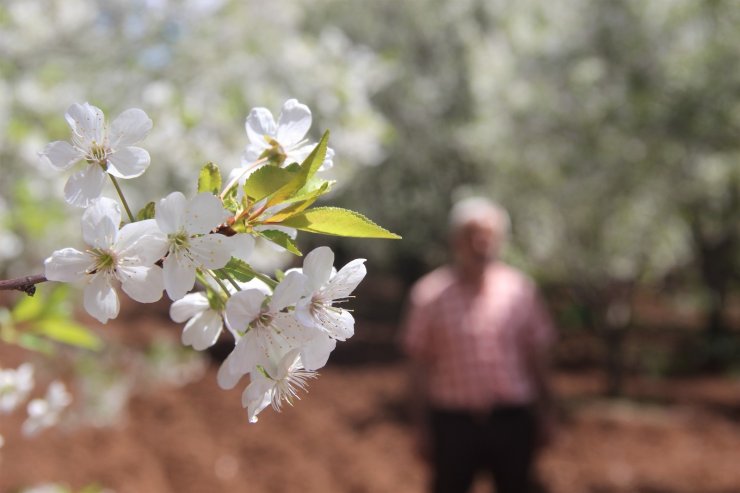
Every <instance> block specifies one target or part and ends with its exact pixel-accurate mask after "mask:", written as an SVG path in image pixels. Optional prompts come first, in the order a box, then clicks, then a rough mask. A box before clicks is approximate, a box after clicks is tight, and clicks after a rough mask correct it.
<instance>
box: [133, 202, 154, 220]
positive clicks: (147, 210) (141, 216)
mask: <svg viewBox="0 0 740 493" xmlns="http://www.w3.org/2000/svg"><path fill="white" fill-rule="evenodd" d="M154 208H155V204H154V202H149V203H148V204H147V205H145V206H144V207H143V208H142V209H141V210H140V211H139V212H137V213H136V220H137V221H145V220H147V219H154Z"/></svg>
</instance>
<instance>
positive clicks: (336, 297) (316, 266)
mask: <svg viewBox="0 0 740 493" xmlns="http://www.w3.org/2000/svg"><path fill="white" fill-rule="evenodd" d="M333 264H334V252H332V251H331V249H330V248H329V247H325V246H322V247H318V248H316V249H314V250H313V251H311V252H310V253H309V254H308V255H306V258H305V260H304V261H303V271H302V272H303V275H304V276H305V277H306V284H305V286H306V294H305V296H304V297H302V298H301V300H300V301H298V303H296V309H295V316H296V319H298V321H299V322H300V323H302V324H303V325H304V326H306V327H317V328H318V329H320V330H321V331H323V332H324V333H325V334H326V335H327V336H329V337H331V338H332V339H336V340H339V341H344V340H346V339H348V338H350V337H352V335H353V334H354V327H355V320H354V318H353V317H352V314H351V313H350V312H349V311H347V310H345V309H343V308H339V307H337V306H334V304H335V303H338V302H342V301H344V300H346V299H347V298H348V297H349V295H350V294H351V293H352V291H354V290H355V288H356V287H357V285H358V284H360V281H362V280H363V279H364V278H365V274H366V273H367V270H366V268H365V259H355V260H352V261H351V262H349V263H348V264H347V265H345V266H344V267H342V268H341V269H340V270H339V272H336V271H334V268H333Z"/></svg>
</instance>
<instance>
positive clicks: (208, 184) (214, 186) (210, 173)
mask: <svg viewBox="0 0 740 493" xmlns="http://www.w3.org/2000/svg"><path fill="white" fill-rule="evenodd" d="M220 191H221V170H219V169H218V166H216V165H215V164H213V163H211V162H208V163H206V164H205V165H204V166H203V168H201V170H200V174H199V175H198V193H202V192H210V193H212V194H213V195H218V193H219V192H220Z"/></svg>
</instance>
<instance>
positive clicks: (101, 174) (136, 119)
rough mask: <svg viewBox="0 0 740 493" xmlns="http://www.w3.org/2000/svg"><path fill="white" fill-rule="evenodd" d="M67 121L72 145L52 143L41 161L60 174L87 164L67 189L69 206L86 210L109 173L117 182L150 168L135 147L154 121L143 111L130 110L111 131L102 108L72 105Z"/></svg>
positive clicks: (66, 194) (69, 183)
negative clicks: (76, 165) (61, 171)
mask: <svg viewBox="0 0 740 493" xmlns="http://www.w3.org/2000/svg"><path fill="white" fill-rule="evenodd" d="M65 118H66V120H67V123H68V124H69V126H70V128H71V129H72V143H71V144H70V143H69V142H65V141H61V140H58V141H56V142H52V143H50V144H48V145H47V146H46V147H45V148H44V150H43V151H41V152H40V153H39V157H40V158H41V160H42V161H43V162H46V163H48V164H49V165H50V166H52V167H54V168H56V169H58V170H67V169H69V168H71V167H72V166H73V165H74V164H75V163H77V162H79V161H83V160H84V161H85V162H86V163H87V166H86V167H85V168H84V169H83V170H80V171H77V172H75V173H74V174H73V175H72V176H71V177H70V178H69V180H68V181H67V184H66V185H65V187H64V198H65V199H66V201H67V202H68V203H70V204H72V205H75V206H78V207H87V206H88V205H89V203H90V201H91V200H93V199H95V198H97V197H99V196H100V192H101V191H102V189H103V184H104V182H105V175H106V173H107V174H110V175H111V176H114V177H116V178H136V177H137V176H140V175H141V174H142V173H144V171H146V169H147V168H148V167H149V163H150V157H149V153H148V152H147V151H146V150H144V149H142V148H140V147H135V146H134V145H133V144H136V143H137V142H139V141H141V140H143V139H144V137H146V135H147V133H149V130H151V128H152V121H151V120H150V119H149V117H148V116H147V114H146V113H145V112H144V111H142V110H140V109H138V108H131V109H128V110H126V111H124V112H123V113H121V114H120V115H118V117H117V118H116V119H115V120H113V123H111V125H110V128H109V127H108V126H107V125H106V123H105V117H104V116H103V112H102V111H101V110H100V108H97V107H95V106H93V105H91V104H89V103H84V104H73V105H72V106H70V107H69V109H68V110H67V113H66V114H65Z"/></svg>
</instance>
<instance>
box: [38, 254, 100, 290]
mask: <svg viewBox="0 0 740 493" xmlns="http://www.w3.org/2000/svg"><path fill="white" fill-rule="evenodd" d="M93 263H94V261H93V259H92V258H91V257H90V255H88V254H87V253H84V252H81V251H79V250H75V249H74V248H63V249H61V250H57V251H55V252H54V253H52V254H51V257H49V258H47V259H46V260H45V261H44V275H45V276H46V278H47V279H48V280H50V281H61V282H74V281H78V280H80V279H82V278H83V277H85V272H86V271H87V269H89V268H91V267H92V266H93Z"/></svg>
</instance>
